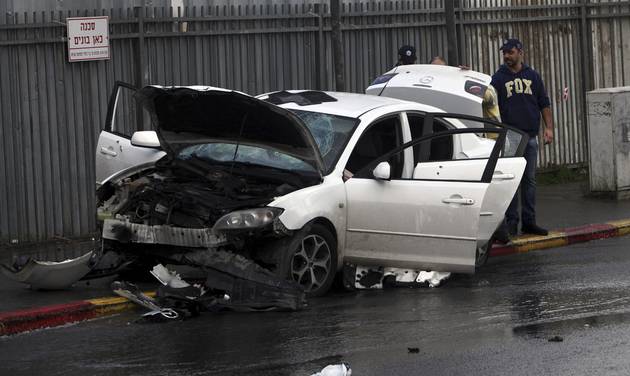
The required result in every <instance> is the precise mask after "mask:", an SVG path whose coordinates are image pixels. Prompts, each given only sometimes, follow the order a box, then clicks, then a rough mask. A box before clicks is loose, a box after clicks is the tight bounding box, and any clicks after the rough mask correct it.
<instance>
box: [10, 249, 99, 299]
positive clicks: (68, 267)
mask: <svg viewBox="0 0 630 376" xmlns="http://www.w3.org/2000/svg"><path fill="white" fill-rule="evenodd" d="M95 264H96V254H95V252H94V251H90V252H88V253H86V254H84V255H83V256H79V257H77V258H74V259H68V260H64V261H59V262H54V261H38V260H34V259H32V258H30V257H29V258H18V259H16V260H15V261H14V262H13V265H11V266H7V265H3V264H0V270H1V271H2V273H3V274H4V275H5V276H7V277H8V278H10V279H12V280H14V281H16V282H21V283H25V284H28V285H30V287H31V288H33V289H38V290H61V289H66V288H68V287H71V286H72V285H73V284H74V283H75V282H77V281H79V280H80V279H81V278H83V277H84V276H85V275H86V274H88V273H89V272H90V270H92V267H93V266H94V265H95Z"/></svg>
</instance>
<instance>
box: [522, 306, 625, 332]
mask: <svg viewBox="0 0 630 376" xmlns="http://www.w3.org/2000/svg"><path fill="white" fill-rule="evenodd" d="M624 323H630V312H624V313H611V314H605V315H596V316H587V317H580V318H573V319H566V320H558V321H551V322H543V323H534V324H527V325H520V326H516V327H514V328H513V329H512V332H513V333H514V334H515V335H517V336H522V337H532V338H547V337H551V336H555V335H558V334H560V335H566V334H570V333H572V332H575V331H577V330H584V329H589V328H595V327H603V326H607V325H614V324H624Z"/></svg>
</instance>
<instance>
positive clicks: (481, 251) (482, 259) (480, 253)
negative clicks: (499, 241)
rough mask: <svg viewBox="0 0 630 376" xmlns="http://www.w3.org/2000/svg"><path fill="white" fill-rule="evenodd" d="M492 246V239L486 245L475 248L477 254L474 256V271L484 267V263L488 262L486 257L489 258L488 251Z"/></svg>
mask: <svg viewBox="0 0 630 376" xmlns="http://www.w3.org/2000/svg"><path fill="white" fill-rule="evenodd" d="M492 244H494V237H492V238H490V240H489V241H488V243H486V244H485V245H484V246H482V247H477V253H476V254H475V269H476V270H478V269H479V268H481V267H482V266H484V265H486V262H488V257H489V256H490V249H492Z"/></svg>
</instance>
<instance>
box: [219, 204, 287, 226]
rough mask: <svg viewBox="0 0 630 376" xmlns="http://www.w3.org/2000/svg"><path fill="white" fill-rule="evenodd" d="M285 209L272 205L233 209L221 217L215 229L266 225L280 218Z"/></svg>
mask: <svg viewBox="0 0 630 376" xmlns="http://www.w3.org/2000/svg"><path fill="white" fill-rule="evenodd" d="M283 211H284V209H280V208H272V207H267V208H257V209H248V210H237V211H233V212H231V213H229V214H226V215H224V216H223V217H221V218H219V220H218V221H217V222H216V223H215V224H214V227H213V230H214V231H225V230H247V229H254V228H260V227H264V226H266V225H268V224H270V223H272V222H273V220H274V219H276V218H278V216H280V214H282V212H283Z"/></svg>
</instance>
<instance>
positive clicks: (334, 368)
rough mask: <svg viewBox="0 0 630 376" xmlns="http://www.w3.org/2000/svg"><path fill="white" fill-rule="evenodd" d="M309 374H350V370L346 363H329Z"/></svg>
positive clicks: (327, 375) (332, 375)
mask: <svg viewBox="0 0 630 376" xmlns="http://www.w3.org/2000/svg"><path fill="white" fill-rule="evenodd" d="M311 376H352V370H351V369H350V366H349V365H348V363H341V364H329V365H327V366H326V367H324V369H322V370H321V371H319V372H317V373H314V374H312V375H311Z"/></svg>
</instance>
